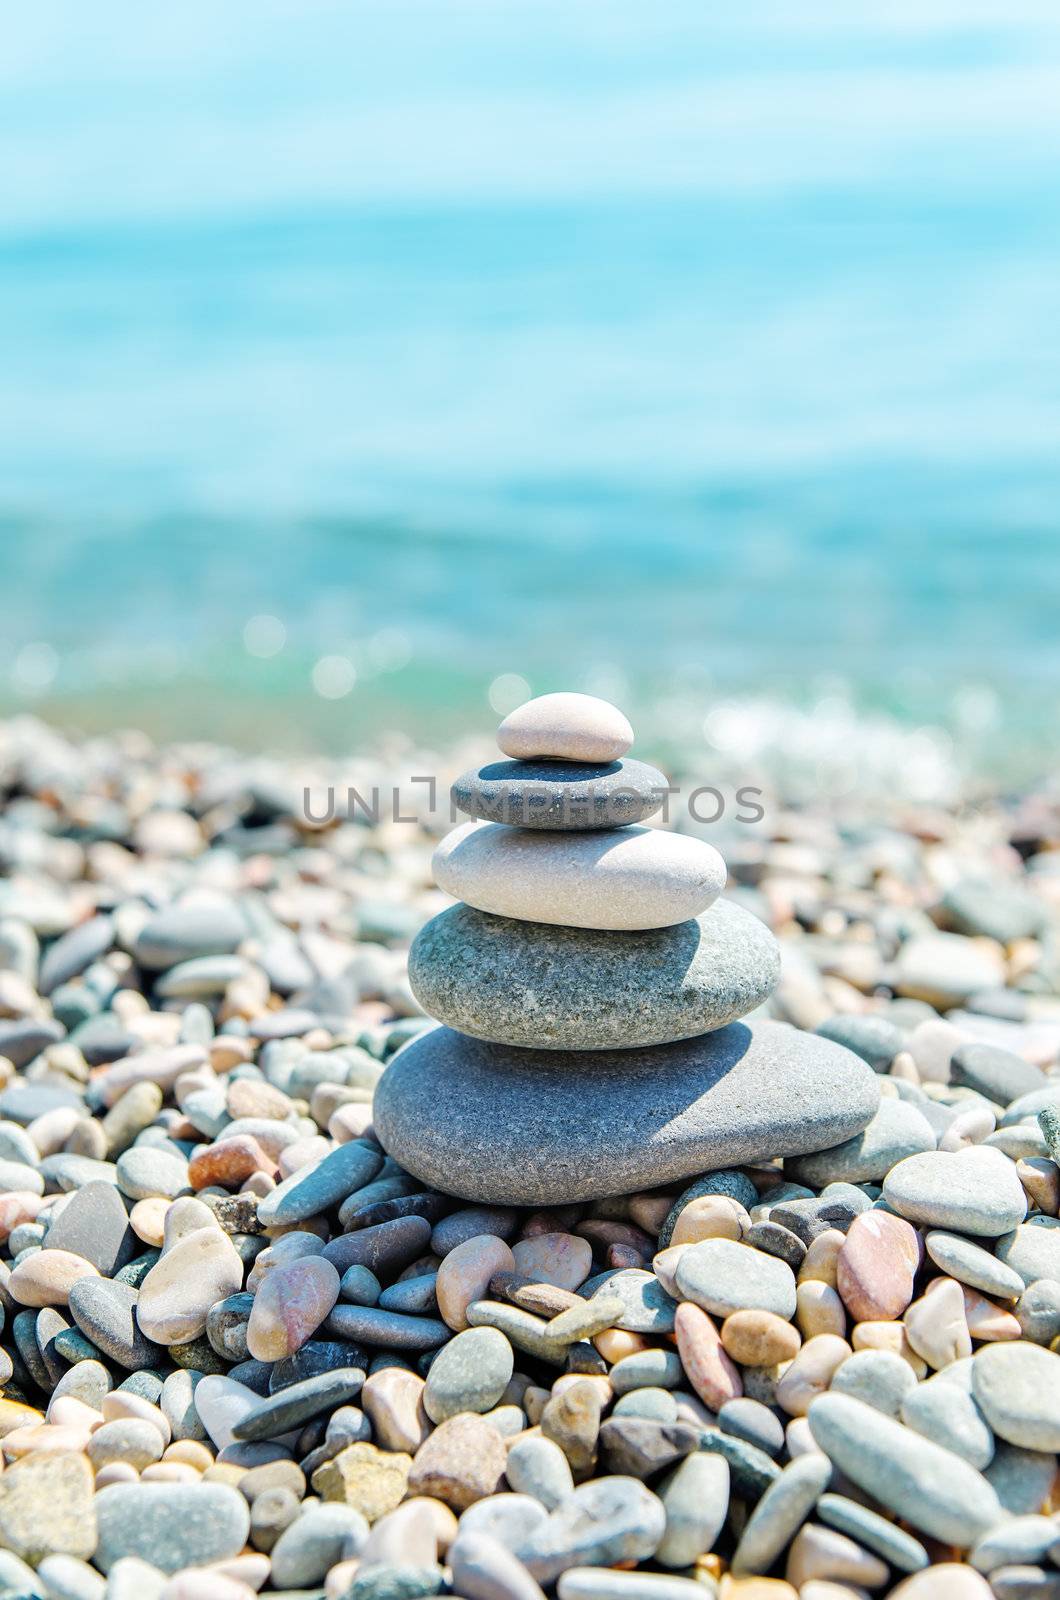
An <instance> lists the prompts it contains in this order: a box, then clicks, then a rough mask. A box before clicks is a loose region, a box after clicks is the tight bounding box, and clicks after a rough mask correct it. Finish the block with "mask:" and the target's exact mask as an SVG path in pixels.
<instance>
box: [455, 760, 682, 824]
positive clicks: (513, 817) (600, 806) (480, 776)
mask: <svg viewBox="0 0 1060 1600" xmlns="http://www.w3.org/2000/svg"><path fill="white" fill-rule="evenodd" d="M451 792H452V797H453V804H454V805H455V806H457V807H458V808H459V810H461V811H463V812H464V813H465V814H466V815H467V816H469V817H479V818H480V819H481V820H482V821H483V822H506V823H509V824H510V825H511V826H513V827H518V828H539V829H542V830H547V831H548V832H562V833H570V832H578V831H581V830H583V829H587V828H622V827H625V826H626V825H627V824H629V823H631V822H643V821H644V819H645V818H646V817H650V816H653V815H654V813H655V812H656V811H658V809H659V807H660V806H661V805H662V803H663V800H664V799H665V797H666V792H667V782H666V778H665V777H664V775H663V774H662V773H661V772H660V771H659V770H658V768H657V767H650V766H648V764H647V762H644V761H634V760H633V759H632V757H627V758H626V759H625V760H623V761H611V762H608V763H606V764H603V765H598V766H589V765H587V764H586V763H584V762H580V761H579V762H571V761H490V762H487V763H486V765H485V766H482V767H473V768H472V769H471V771H470V772H465V773H463V774H462V775H461V776H460V777H459V778H457V780H456V782H455V783H454V784H453V786H452V791H451Z"/></svg>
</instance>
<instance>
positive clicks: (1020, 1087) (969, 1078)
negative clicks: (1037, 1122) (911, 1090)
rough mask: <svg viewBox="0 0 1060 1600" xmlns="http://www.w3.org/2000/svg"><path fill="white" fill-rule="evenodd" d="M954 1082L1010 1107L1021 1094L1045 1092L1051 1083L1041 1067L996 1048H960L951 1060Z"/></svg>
mask: <svg viewBox="0 0 1060 1600" xmlns="http://www.w3.org/2000/svg"><path fill="white" fill-rule="evenodd" d="M950 1081H951V1082H952V1083H956V1084H962V1085H964V1086H966V1087H967V1088H969V1089H976V1090H978V1092H979V1093H980V1094H984V1095H986V1097H987V1099H988V1100H995V1101H996V1102H997V1103H998V1105H1002V1106H1007V1105H1008V1104H1009V1102H1010V1101H1012V1100H1016V1099H1018V1097H1019V1096H1020V1095H1021V1094H1032V1093H1033V1092H1034V1091H1035V1090H1036V1089H1044V1088H1045V1087H1046V1086H1047V1079H1046V1076H1045V1074H1044V1072H1043V1071H1042V1070H1041V1068H1040V1067H1036V1066H1034V1065H1033V1063H1032V1062H1030V1061H1024V1059H1023V1057H1022V1056H1018V1055H1016V1054H1015V1053H1014V1052H1013V1051H1011V1050H1002V1049H1001V1048H1000V1047H999V1046H998V1045H995V1044H977V1043H973V1044H960V1045H958V1046H957V1048H956V1050H955V1051H954V1052H953V1055H952V1056H951V1057H950Z"/></svg>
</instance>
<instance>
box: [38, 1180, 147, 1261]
mask: <svg viewBox="0 0 1060 1600" xmlns="http://www.w3.org/2000/svg"><path fill="white" fill-rule="evenodd" d="M47 1245H48V1249H49V1250H69V1251H70V1252H71V1254H72V1255H75V1256H81V1257H83V1259H84V1260H85V1261H91V1263H92V1265H93V1266H94V1267H98V1268H99V1270H100V1272H102V1274H103V1276H104V1277H105V1278H113V1276H114V1274H115V1273H116V1272H119V1271H120V1270H121V1268H122V1267H124V1266H125V1265H126V1264H127V1263H128V1262H130V1261H131V1260H132V1259H133V1256H135V1254H136V1252H137V1251H138V1250H139V1249H140V1241H139V1239H138V1238H137V1237H136V1235H135V1233H133V1231H132V1229H131V1228H130V1226H129V1213H128V1212H127V1211H126V1209H125V1205H124V1203H123V1201H122V1198H121V1195H120V1194H119V1193H118V1190H117V1189H116V1188H115V1186H114V1184H112V1183H106V1182H103V1181H100V1180H97V1181H95V1182H92V1183H86V1184H85V1187H84V1188H83V1189H79V1190H78V1191H77V1192H76V1193H75V1194H72V1195H71V1197H70V1199H69V1200H68V1201H67V1202H66V1205H65V1206H64V1207H63V1210H62V1212H61V1213H60V1215H59V1217H58V1218H57V1219H56V1221H55V1222H53V1223H52V1225H51V1227H50V1228H49V1229H48V1233H47Z"/></svg>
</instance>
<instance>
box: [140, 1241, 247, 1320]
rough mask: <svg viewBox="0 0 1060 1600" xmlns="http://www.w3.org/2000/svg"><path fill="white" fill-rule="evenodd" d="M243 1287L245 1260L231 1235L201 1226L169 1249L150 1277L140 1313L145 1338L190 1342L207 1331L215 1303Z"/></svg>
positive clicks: (142, 1289) (143, 1289)
mask: <svg viewBox="0 0 1060 1600" xmlns="http://www.w3.org/2000/svg"><path fill="white" fill-rule="evenodd" d="M242 1286H243V1263H242V1262H241V1261H240V1259H239V1256H238V1255H237V1253H236V1251H235V1250H234V1249H233V1247H232V1244H231V1241H230V1240H229V1239H228V1237H227V1235H226V1234H224V1233H222V1232H221V1231H220V1229H216V1228H200V1229H198V1230H197V1231H196V1232H194V1233H190V1234H188V1235H187V1236H186V1237H185V1238H183V1239H181V1240H180V1241H179V1243H177V1244H175V1245H174V1246H173V1247H172V1249H170V1250H167V1251H166V1252H165V1253H164V1254H163V1255H162V1256H161V1257H160V1258H159V1260H158V1262H157V1263H156V1265H155V1266H153V1267H152V1268H151V1270H150V1272H148V1274H147V1276H146V1277H145V1278H144V1280H143V1283H142V1284H141V1286H140V1298H139V1300H138V1301H137V1304H136V1316H137V1320H138V1322H139V1324H140V1329H141V1332H142V1333H143V1334H144V1336H145V1338H148V1339H153V1340H154V1341H155V1343H156V1344H166V1345H174V1344H187V1343H189V1342H190V1341H191V1340H192V1339H197V1338H198V1337H199V1335H200V1334H202V1333H204V1332H205V1331H206V1318H207V1314H208V1312H209V1310H210V1307H211V1306H212V1305H214V1304H215V1303H216V1302H217V1301H218V1300H223V1299H224V1298H225V1297H226V1296H227V1295H231V1294H236V1293H237V1292H238V1291H239V1290H240V1289H241V1288H242Z"/></svg>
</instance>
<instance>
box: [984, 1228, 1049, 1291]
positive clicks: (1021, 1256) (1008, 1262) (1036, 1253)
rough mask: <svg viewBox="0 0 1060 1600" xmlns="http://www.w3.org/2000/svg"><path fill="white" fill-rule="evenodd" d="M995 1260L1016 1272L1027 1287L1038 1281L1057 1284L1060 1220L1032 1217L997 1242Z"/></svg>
mask: <svg viewBox="0 0 1060 1600" xmlns="http://www.w3.org/2000/svg"><path fill="white" fill-rule="evenodd" d="M996 1249H997V1256H998V1260H999V1261H1002V1262H1004V1264H1005V1266H1007V1267H1011V1268H1012V1270H1013V1272H1018V1273H1019V1275H1020V1277H1021V1278H1022V1279H1023V1282H1024V1283H1025V1284H1027V1285H1028V1287H1029V1286H1030V1285H1031V1284H1033V1283H1037V1282H1038V1280H1039V1279H1041V1278H1048V1279H1050V1280H1051V1281H1055V1282H1060V1221H1058V1220H1057V1218H1056V1217H1044V1216H1034V1217H1029V1218H1028V1220H1027V1221H1026V1222H1022V1223H1021V1224H1020V1226H1019V1227H1018V1228H1013V1230H1012V1232H1011V1233H1006V1234H1005V1236H1004V1238H1003V1239H999V1240H998V1242H997V1246H996Z"/></svg>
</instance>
